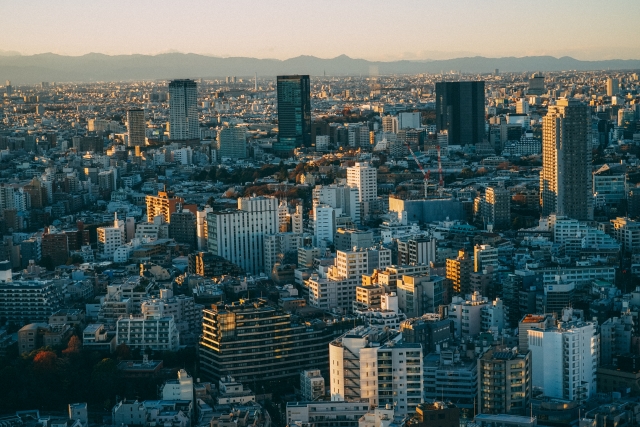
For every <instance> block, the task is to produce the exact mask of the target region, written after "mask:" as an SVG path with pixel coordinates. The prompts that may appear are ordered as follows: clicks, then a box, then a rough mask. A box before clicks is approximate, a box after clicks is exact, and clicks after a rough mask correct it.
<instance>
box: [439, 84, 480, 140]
mask: <svg viewBox="0 0 640 427" xmlns="http://www.w3.org/2000/svg"><path fill="white" fill-rule="evenodd" d="M484 118H485V114H484V81H474V82H437V83H436V129H437V131H438V132H441V131H447V132H448V134H449V145H468V144H471V145H473V144H479V143H481V142H482V140H483V139H484V137H485V131H484V128H485V120H484Z"/></svg>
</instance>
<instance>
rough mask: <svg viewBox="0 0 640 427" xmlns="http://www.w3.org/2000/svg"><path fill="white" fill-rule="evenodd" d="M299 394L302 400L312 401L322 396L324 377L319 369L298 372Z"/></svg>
mask: <svg viewBox="0 0 640 427" xmlns="http://www.w3.org/2000/svg"><path fill="white" fill-rule="evenodd" d="M300 394H301V395H302V399H303V400H308V401H314V400H317V399H319V398H320V397H322V396H324V378H323V377H322V374H321V373H320V370H319V369H307V370H304V371H302V372H300Z"/></svg>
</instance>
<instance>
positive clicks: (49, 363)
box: [33, 350, 58, 371]
mask: <svg viewBox="0 0 640 427" xmlns="http://www.w3.org/2000/svg"><path fill="white" fill-rule="evenodd" d="M57 360H58V356H57V355H56V354H55V353H54V352H53V351H51V350H40V351H38V353H36V356H35V357H34V358H33V367H34V368H35V369H37V370H44V371H48V370H54V369H55V367H56V361H57Z"/></svg>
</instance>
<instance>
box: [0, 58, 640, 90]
mask: <svg viewBox="0 0 640 427" xmlns="http://www.w3.org/2000/svg"><path fill="white" fill-rule="evenodd" d="M7 53H8V54H7ZM11 53H13V52H5V54H4V55H0V82H2V81H4V80H11V81H12V82H13V83H14V84H29V83H37V82H41V81H55V82H92V81H93V82H95V81H125V80H154V79H171V78H200V77H203V78H214V77H225V76H238V77H252V76H253V75H254V73H258V75H259V76H276V75H282V74H310V75H312V76H321V75H323V74H326V75H327V76H346V75H351V76H358V75H363V76H368V75H369V73H370V72H371V71H372V70H375V72H377V73H379V74H380V75H386V74H418V73H440V72H447V71H452V70H455V71H461V72H463V73H489V72H493V71H494V70H495V69H496V68H497V69H499V70H500V71H505V72H527V71H531V72H533V71H543V72H544V71H562V70H577V71H588V70H630V69H631V70H633V69H638V70H640V60H635V59H631V60H621V59H612V60H603V61H581V60H578V59H574V58H571V57H568V56H564V57H561V58H555V57H552V56H525V57H504V58H486V57H481V56H476V57H466V58H456V59H445V60H422V61H407V60H404V61H390V62H380V61H367V60H364V59H354V58H350V57H348V56H346V55H341V56H338V57H336V58H329V59H323V58H317V57H314V56H298V57H295V58H291V59H286V60H279V59H257V58H245V57H230V58H220V57H213V56H205V55H197V54H192V53H165V54H159V55H113V56H110V55H104V54H100V53H89V54H86V55H82V56H64V55H57V54H53V53H43V54H38V55H12V54H11Z"/></svg>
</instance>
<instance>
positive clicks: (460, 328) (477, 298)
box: [449, 291, 490, 337]
mask: <svg viewBox="0 0 640 427" xmlns="http://www.w3.org/2000/svg"><path fill="white" fill-rule="evenodd" d="M468 297H470V298H468V299H464V298H462V297H459V296H455V297H453V299H452V301H451V304H449V319H451V320H453V324H454V327H455V331H456V337H474V336H476V335H478V334H479V333H480V332H483V330H482V310H483V308H484V307H486V306H489V305H490V304H489V300H488V299H487V298H486V297H483V296H482V295H480V293H479V292H477V291H476V292H473V293H472V294H471V295H468Z"/></svg>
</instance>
